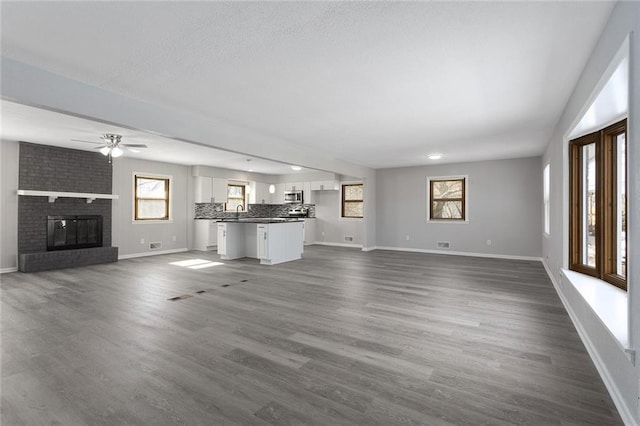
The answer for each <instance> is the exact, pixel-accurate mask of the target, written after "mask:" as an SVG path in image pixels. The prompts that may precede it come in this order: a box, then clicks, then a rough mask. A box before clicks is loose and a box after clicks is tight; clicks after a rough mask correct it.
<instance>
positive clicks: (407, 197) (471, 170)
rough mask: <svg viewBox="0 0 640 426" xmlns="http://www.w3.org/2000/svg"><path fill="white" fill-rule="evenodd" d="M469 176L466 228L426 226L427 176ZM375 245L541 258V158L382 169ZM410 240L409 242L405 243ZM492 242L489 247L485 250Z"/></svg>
mask: <svg viewBox="0 0 640 426" xmlns="http://www.w3.org/2000/svg"><path fill="white" fill-rule="evenodd" d="M460 175H464V176H468V180H467V186H468V197H469V198H468V200H469V201H468V205H467V218H468V223H438V222H427V221H426V218H427V177H438V176H460ZM376 180H377V183H376V188H377V191H376V192H377V194H376V197H377V228H378V229H377V246H378V247H389V248H398V249H399V248H405V249H410V250H437V244H436V243H437V241H449V242H450V244H451V246H450V249H449V251H452V252H464V253H477V254H485V255H488V254H491V255H502V256H516V257H540V255H541V252H542V249H541V242H540V236H541V235H542V222H541V219H540V211H541V207H540V206H541V205H542V168H541V167H540V158H538V157H535V158H520V159H513V160H498V161H483V162H473V163H456V164H442V165H429V166H423V167H405V168H394V169H380V170H378V171H377V173H376ZM407 236H409V240H407ZM487 240H491V245H487Z"/></svg>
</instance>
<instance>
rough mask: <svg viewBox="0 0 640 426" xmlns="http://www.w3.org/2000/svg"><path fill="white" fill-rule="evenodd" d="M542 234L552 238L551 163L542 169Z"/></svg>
mask: <svg viewBox="0 0 640 426" xmlns="http://www.w3.org/2000/svg"><path fill="white" fill-rule="evenodd" d="M542 209H543V210H542V233H543V235H544V236H545V237H550V236H551V163H547V164H546V165H545V166H544V168H543V169H542Z"/></svg>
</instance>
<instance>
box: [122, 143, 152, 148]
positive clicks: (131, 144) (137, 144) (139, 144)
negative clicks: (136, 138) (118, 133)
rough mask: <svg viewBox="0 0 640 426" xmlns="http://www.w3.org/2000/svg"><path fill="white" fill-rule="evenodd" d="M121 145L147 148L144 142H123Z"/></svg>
mask: <svg viewBox="0 0 640 426" xmlns="http://www.w3.org/2000/svg"><path fill="white" fill-rule="evenodd" d="M120 146H126V147H127V148H147V146H146V145H145V144H143V143H121V144H120Z"/></svg>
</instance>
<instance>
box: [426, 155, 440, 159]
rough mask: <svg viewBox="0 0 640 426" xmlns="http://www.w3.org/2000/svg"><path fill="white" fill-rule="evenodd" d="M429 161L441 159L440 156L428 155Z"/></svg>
mask: <svg viewBox="0 0 640 426" xmlns="http://www.w3.org/2000/svg"><path fill="white" fill-rule="evenodd" d="M428 157H429V160H439V159H441V158H442V154H429V155H428Z"/></svg>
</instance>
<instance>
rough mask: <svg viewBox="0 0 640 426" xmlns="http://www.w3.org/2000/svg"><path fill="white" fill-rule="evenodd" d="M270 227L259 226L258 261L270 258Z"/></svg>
mask: <svg viewBox="0 0 640 426" xmlns="http://www.w3.org/2000/svg"><path fill="white" fill-rule="evenodd" d="M268 238H269V225H258V236H257V239H258V240H257V243H258V256H257V257H258V259H268V258H269V242H268V241H267V239H268Z"/></svg>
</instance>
